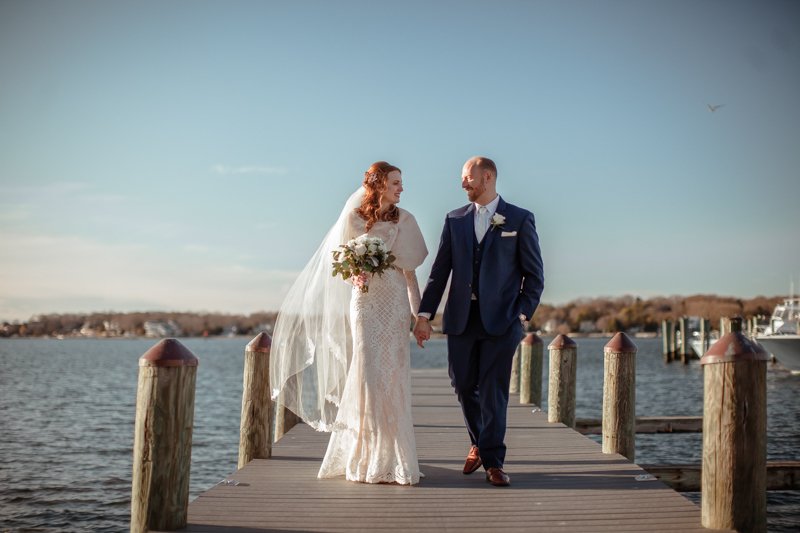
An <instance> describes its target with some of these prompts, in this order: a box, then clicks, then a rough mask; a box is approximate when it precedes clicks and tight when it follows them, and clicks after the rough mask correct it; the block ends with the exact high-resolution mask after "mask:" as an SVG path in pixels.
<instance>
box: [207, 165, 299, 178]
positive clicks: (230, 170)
mask: <svg viewBox="0 0 800 533" xmlns="http://www.w3.org/2000/svg"><path fill="white" fill-rule="evenodd" d="M212 170H213V171H214V172H215V173H217V174H219V175H221V176H231V175H246V174H256V175H258V174H260V175H266V176H279V175H283V174H287V173H288V172H289V170H288V169H286V168H284V167H270V166H263V165H245V166H238V167H231V166H227V165H214V166H213V167H212Z"/></svg>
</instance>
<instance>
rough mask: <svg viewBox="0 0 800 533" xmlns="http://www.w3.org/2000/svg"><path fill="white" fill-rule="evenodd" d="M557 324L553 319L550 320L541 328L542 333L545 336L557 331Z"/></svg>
mask: <svg viewBox="0 0 800 533" xmlns="http://www.w3.org/2000/svg"><path fill="white" fill-rule="evenodd" d="M558 326H559V322H558V320H556V319H555V318H551V319H550V320H548V321H547V322H545V323H544V326H542V331H544V332H545V333H546V334H551V333H555V332H556V331H557V330H558Z"/></svg>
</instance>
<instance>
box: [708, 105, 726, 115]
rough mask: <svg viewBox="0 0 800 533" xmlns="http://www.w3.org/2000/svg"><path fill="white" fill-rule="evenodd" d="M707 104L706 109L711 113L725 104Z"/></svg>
mask: <svg viewBox="0 0 800 533" xmlns="http://www.w3.org/2000/svg"><path fill="white" fill-rule="evenodd" d="M707 105H708V110H709V111H711V112H712V113H713V112H714V111H716V110H717V109H719V108H720V107H722V106H724V105H725V104H717V105H711V104H707Z"/></svg>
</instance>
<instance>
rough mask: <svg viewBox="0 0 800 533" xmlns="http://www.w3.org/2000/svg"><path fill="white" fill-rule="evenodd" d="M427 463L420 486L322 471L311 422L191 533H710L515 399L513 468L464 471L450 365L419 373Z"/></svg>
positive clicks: (417, 409)
mask: <svg viewBox="0 0 800 533" xmlns="http://www.w3.org/2000/svg"><path fill="white" fill-rule="evenodd" d="M412 386H413V399H412V406H413V407H412V409H413V417H414V425H415V432H416V437H417V447H418V454H419V459H420V466H421V470H422V471H423V472H424V474H425V478H424V479H423V480H422V481H421V483H420V484H419V485H417V486H414V487H407V486H397V485H368V484H361V483H353V482H348V481H345V480H344V479H343V478H341V479H328V480H318V479H317V477H316V475H317V471H318V469H319V465H320V462H321V460H322V456H323V454H324V452H325V448H326V446H327V441H328V434H326V433H318V432H315V431H313V430H312V429H311V428H309V427H308V426H306V425H305V424H300V425H298V426H296V427H295V428H293V429H292V430H291V431H290V432H289V433H288V434H287V435H285V436H284V437H283V438H282V439H281V440H280V441H279V442H278V443H276V444H275V446H274V447H273V457H272V458H271V459H257V460H254V461H251V462H250V463H249V464H247V465H246V466H245V467H244V468H242V469H241V470H239V471H237V472H234V473H231V474H230V475H229V476H228V477H227V479H233V480H236V481H238V482H239V485H217V486H215V487H212V488H211V489H210V490H208V491H206V492H204V493H202V494H201V495H200V496H199V497H198V498H197V499H196V500H195V501H193V502H192V503H191V504H190V505H189V524H188V526H187V528H186V529H185V530H183V531H188V532H208V533H211V532H220V531H232V532H240V533H245V532H247V533H249V532H256V531H320V532H321V531H381V530H387V531H389V530H391V531H445V532H448V531H459V532H463V531H477V530H487V529H490V530H495V529H500V530H503V531H598V532H600V531H682V532H686V531H697V532H701V531H702V532H707V531H712V530H708V529H705V528H703V527H702V526H701V525H700V509H699V507H697V506H696V505H695V504H693V503H692V502H690V501H689V500H687V499H686V498H684V497H683V496H681V495H680V494H679V493H677V492H675V491H673V490H672V489H670V488H668V487H667V486H666V485H664V484H663V483H661V482H660V481H657V480H654V479H652V477H650V478H648V479H647V480H641V479H642V478H641V477H639V480H637V477H638V476H646V475H647V472H645V471H644V470H643V469H642V468H640V467H639V466H637V465H635V464H633V463H631V462H630V461H628V460H627V459H625V458H624V457H622V456H620V455H616V454H603V453H602V449H601V446H600V445H599V444H598V443H596V442H594V441H592V440H591V439H588V438H586V437H585V436H583V435H581V434H579V433H578V432H576V431H574V430H572V429H570V428H567V427H565V426H564V425H563V424H551V423H548V422H547V416H546V414H545V413H542V412H541V411H538V412H533V411H534V409H533V408H532V407H533V406H528V405H519V403H517V402H518V397H517V396H516V395H514V396H512V401H511V404H510V405H509V410H508V432H507V436H506V444H507V445H508V454H507V457H506V471H507V472H508V473H509V475H510V476H511V483H512V485H511V487H492V486H491V485H489V484H488V483H486V481H485V478H484V475H483V473H482V471H478V472H476V473H474V474H472V475H470V476H465V475H463V474H462V473H461V468H462V467H463V463H464V456H465V455H466V452H467V450H468V448H469V439H468V437H467V434H466V430H465V429H464V425H463V418H462V416H461V409H460V407H459V406H458V403H457V401H456V399H455V395H454V394H453V392H452V389H451V387H450V383H449V379H448V377H447V373H446V371H445V370H443V369H437V370H414V371H413V372H412Z"/></svg>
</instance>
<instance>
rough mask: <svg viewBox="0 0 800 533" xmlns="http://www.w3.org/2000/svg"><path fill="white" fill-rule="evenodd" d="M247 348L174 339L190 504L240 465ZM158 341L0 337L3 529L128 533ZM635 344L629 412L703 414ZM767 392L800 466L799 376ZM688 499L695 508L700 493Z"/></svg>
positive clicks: (682, 373) (679, 446)
mask: <svg viewBox="0 0 800 533" xmlns="http://www.w3.org/2000/svg"><path fill="white" fill-rule="evenodd" d="M576 340H577V342H578V398H577V410H576V414H577V417H578V418H600V416H601V412H602V394H603V345H604V344H605V343H606V342H607V339H576ZM248 341H249V339H246V338H230V339H228V338H226V339H208V340H206V339H182V340H181V342H182V343H183V344H184V345H186V346H187V347H188V348H189V349H190V350H192V352H193V353H194V354H195V355H196V356H197V357H198V359H199V360H200V367H199V368H198V374H197V393H196V399H195V428H194V434H193V443H194V447H193V450H192V470H191V498H192V499H194V498H195V497H197V495H198V494H200V493H201V492H203V491H204V490H207V489H208V488H210V487H211V486H213V485H214V484H215V483H217V482H218V481H219V480H221V479H223V478H224V477H226V476H227V475H228V474H230V473H231V472H233V471H234V470H235V469H236V461H237V453H238V442H239V441H238V439H239V413H240V410H241V398H242V372H243V352H244V347H245V345H246V344H247V342H248ZM154 342H155V341H153V340H151V339H108V340H99V339H97V340H95V339H66V340H61V341H59V340H50V339H0V531H3V532H5V531H43V532H44V531H47V532H50V531H53V532H55V531H59V532H60V531H124V530H127V528H128V527H129V516H130V515H129V513H130V488H131V470H132V458H133V452H132V448H133V424H134V413H135V403H136V382H137V376H138V360H139V357H140V356H141V355H142V354H143V353H144V352H145V351H146V350H147V349H149V348H150V347H151V346H152V345H153V344H154ZM545 342H549V339H545ZM635 342H636V345H637V346H638V348H639V353H638V356H637V375H636V380H637V383H636V401H637V405H636V410H637V415H639V416H656V415H698V416H699V415H702V411H703V400H702V398H703V375H702V370H701V368H700V366H699V365H698V364H697V362H696V361H695V362H693V363H692V364H690V365H688V366H683V365H680V364H675V363H673V364H671V365H665V364H664V363H663V362H662V360H661V355H660V340H659V339H635ZM412 366H413V367H414V368H436V367H444V366H446V354H445V342H444V340H443V339H434V340H433V341H431V342H430V343H429V344H428V345H427V348H426V349H425V350H420V349H418V348H416V346H413V345H412ZM544 366H545V369H546V368H547V355H546V350H545V365H544ZM544 385H545V390H544V392H543V398H544V400H545V401H544V403H545V405H543V408H544V409H545V410H546V409H547V405H546V404H547V402H546V399H547V382H546V381H545V383H544ZM767 388H768V390H767V397H768V448H767V454H768V459H769V460H797V459H800V417H799V416H798V408H800V376H793V375H790V374H789V373H788V372H786V371H784V370H782V369H780V368H779V367H775V366H769V367H768V372H767ZM594 438H595V440H597V441H599V437H594ZM701 451H702V436H701V435H700V434H661V435H638V436H637V438H636V460H637V462H638V463H640V464H646V463H689V462H696V463H699V462H700V458H701ZM508 466H509V468H510V469H511V471H512V472H513V465H508ZM687 497H689V498H690V499H692V500H694V501H698V498H699V495H698V494H687ZM768 512H769V516H768V524H769V530H770V531H796V530H797V529H798V528H800V491H780V492H769V493H768Z"/></svg>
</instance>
